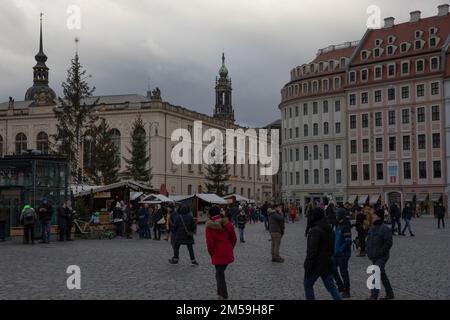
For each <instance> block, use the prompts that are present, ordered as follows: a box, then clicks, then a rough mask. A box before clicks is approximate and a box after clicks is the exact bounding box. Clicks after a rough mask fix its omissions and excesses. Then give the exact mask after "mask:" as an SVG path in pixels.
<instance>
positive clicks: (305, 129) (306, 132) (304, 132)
mask: <svg viewBox="0 0 450 320" xmlns="http://www.w3.org/2000/svg"><path fill="white" fill-rule="evenodd" d="M303 136H305V137H307V136H308V125H307V124H305V125H303Z"/></svg>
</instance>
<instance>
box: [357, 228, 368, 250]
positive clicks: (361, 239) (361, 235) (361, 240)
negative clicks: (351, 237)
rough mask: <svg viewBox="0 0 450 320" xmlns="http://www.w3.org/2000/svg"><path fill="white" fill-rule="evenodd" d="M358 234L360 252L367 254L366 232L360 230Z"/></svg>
mask: <svg viewBox="0 0 450 320" xmlns="http://www.w3.org/2000/svg"><path fill="white" fill-rule="evenodd" d="M357 232H358V240H359V247H360V250H361V252H366V232H365V231H364V229H362V228H358V229H357Z"/></svg>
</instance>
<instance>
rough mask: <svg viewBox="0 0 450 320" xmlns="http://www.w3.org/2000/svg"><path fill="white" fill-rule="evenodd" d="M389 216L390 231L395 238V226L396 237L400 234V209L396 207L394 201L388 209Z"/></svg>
mask: <svg viewBox="0 0 450 320" xmlns="http://www.w3.org/2000/svg"><path fill="white" fill-rule="evenodd" d="M389 214H390V217H391V231H392V234H393V235H394V236H395V228H396V225H397V231H398V235H401V234H402V223H401V222H400V217H401V212H400V208H399V207H398V206H397V203H396V202H395V201H394V202H393V203H392V205H391V207H390V210H389Z"/></svg>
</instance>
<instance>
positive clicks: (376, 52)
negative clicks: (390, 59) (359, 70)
mask: <svg viewBox="0 0 450 320" xmlns="http://www.w3.org/2000/svg"><path fill="white" fill-rule="evenodd" d="M380 55H381V51H380V49H379V48H376V49H375V50H373V56H374V57H375V58H378V57H379V56H380Z"/></svg>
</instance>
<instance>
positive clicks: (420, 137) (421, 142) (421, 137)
mask: <svg viewBox="0 0 450 320" xmlns="http://www.w3.org/2000/svg"><path fill="white" fill-rule="evenodd" d="M417 139H418V147H419V149H422V150H423V149H425V148H426V140H425V135H424V134H419V135H418V136H417Z"/></svg>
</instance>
